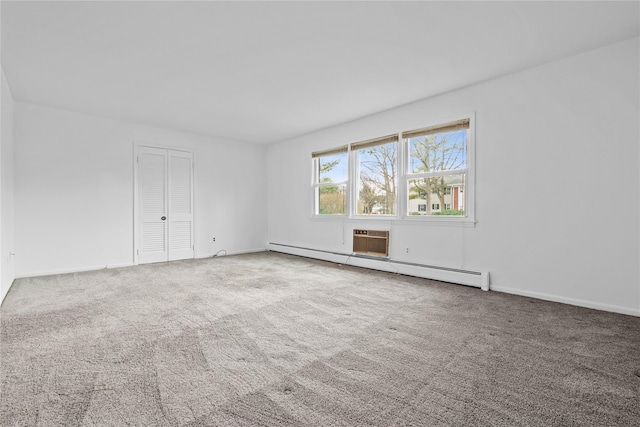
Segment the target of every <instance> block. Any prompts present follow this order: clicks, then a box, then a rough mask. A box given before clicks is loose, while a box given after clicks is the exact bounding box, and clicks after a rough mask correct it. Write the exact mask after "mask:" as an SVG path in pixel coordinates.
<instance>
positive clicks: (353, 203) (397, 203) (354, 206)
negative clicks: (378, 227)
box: [349, 132, 402, 221]
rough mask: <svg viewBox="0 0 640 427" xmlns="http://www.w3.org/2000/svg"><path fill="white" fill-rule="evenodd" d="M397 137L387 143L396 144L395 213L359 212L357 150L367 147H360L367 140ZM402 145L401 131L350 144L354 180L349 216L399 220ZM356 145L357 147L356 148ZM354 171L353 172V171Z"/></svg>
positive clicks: (351, 177)
mask: <svg viewBox="0 0 640 427" xmlns="http://www.w3.org/2000/svg"><path fill="white" fill-rule="evenodd" d="M393 136H395V137H397V139H396V140H395V141H389V142H388V143H387V144H390V143H392V142H393V143H394V144H396V184H395V187H396V201H395V213H394V214H393V215H372V214H359V213H358V191H359V188H358V187H359V185H358V184H359V183H360V168H359V162H358V158H357V157H358V154H357V151H359V150H364V149H366V148H358V146H362V145H364V144H365V143H366V142H368V141H373V140H378V139H385V138H390V137H393ZM380 145H386V144H380ZM401 145H402V140H401V139H400V133H399V132H395V133H393V134H390V135H386V136H383V137H379V138H374V139H372V140H366V141H363V142H354V143H351V144H349V156H350V159H349V160H350V163H349V167H350V169H349V179H350V180H351V181H352V182H351V183H350V186H351V203H350V205H351V210H350V211H349V218H352V219H357V220H360V219H364V220H378V221H389V220H397V219H399V218H400V209H401V205H400V193H401V191H400V181H401V177H402V174H401V167H402V166H401V164H402V162H401V161H400V156H401V154H400V152H401V148H400V146H401ZM354 147H355V148H354ZM351 171H353V173H352V172H351Z"/></svg>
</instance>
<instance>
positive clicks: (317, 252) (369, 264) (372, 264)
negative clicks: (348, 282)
mask: <svg viewBox="0 0 640 427" xmlns="http://www.w3.org/2000/svg"><path fill="white" fill-rule="evenodd" d="M267 250H270V251H273V252H282V253H286V254H290V255H299V256H304V257H308V258H315V259H321V260H323V261H330V262H334V263H336V264H348V265H353V266H356V267H364V268H370V269H373V270H381V271H387V272H390V273H399V274H406V275H407V276H415V277H422V278H425V279H432V280H440V281H442V282H450V283H457V284H461V285H467V286H474V287H477V288H480V289H482V290H483V291H488V290H489V272H487V271H484V272H481V271H470V270H462V269H456V268H449V267H439V266H434V265H426V264H418V263H412V262H406V261H397V260H393V259H389V258H381V257H372V256H366V255H361V254H345V253H342V252H333V251H325V250H322V249H311V248H305V247H302V246H293V245H285V244H282V243H268V244H267Z"/></svg>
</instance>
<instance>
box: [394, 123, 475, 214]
mask: <svg viewBox="0 0 640 427" xmlns="http://www.w3.org/2000/svg"><path fill="white" fill-rule="evenodd" d="M465 119H468V120H469V128H468V129H467V141H466V163H467V165H466V166H467V167H466V168H465V169H456V170H444V171H435V172H428V173H419V174H412V173H409V166H410V163H409V156H410V154H411V153H410V150H409V138H402V141H401V143H402V148H403V150H402V151H403V153H402V160H403V165H402V175H401V177H402V180H403V184H402V186H401V188H402V189H403V190H404V196H403V199H402V200H403V203H402V208H403V211H402V219H403V220H406V221H419V222H432V223H460V224H467V225H471V226H473V225H474V224H475V223H476V219H475V163H476V159H475V113H469V114H463V115H459V116H455V117H450V118H445V119H442V120H434V121H431V122H429V123H427V124H426V126H425V125H423V126H422V127H423V128H426V127H432V126H433V127H435V126H439V125H445V124H447V123H452V122H457V121H460V120H465ZM407 132H411V131H407ZM462 171H463V172H462ZM461 174H463V175H464V183H465V185H464V191H463V192H462V193H461V194H463V197H464V198H465V215H410V214H409V180H411V179H419V178H426V177H435V176H446V175H461Z"/></svg>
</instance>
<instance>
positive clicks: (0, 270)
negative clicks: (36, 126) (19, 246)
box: [0, 70, 14, 303]
mask: <svg viewBox="0 0 640 427" xmlns="http://www.w3.org/2000/svg"><path fill="white" fill-rule="evenodd" d="M1 74H2V88H1V90H0V94H1V97H2V100H1V102H2V105H1V107H2V108H1V111H2V118H1V120H2V135H1V137H0V138H1V143H0V146H1V147H0V148H1V149H0V159H1V161H0V164H1V169H0V170H1V178H0V179H1V180H2V182H1V188H0V303H1V302H2V301H3V300H4V297H5V296H6V295H7V292H9V288H10V287H11V284H12V283H13V279H14V268H13V257H12V256H11V253H12V252H13V251H14V247H13V221H14V219H13V218H14V212H13V206H14V200H13V150H14V139H13V114H14V113H13V109H14V102H13V95H12V94H11V89H10V88H9V84H8V83H7V80H6V78H5V76H4V70H3V71H2V73H1Z"/></svg>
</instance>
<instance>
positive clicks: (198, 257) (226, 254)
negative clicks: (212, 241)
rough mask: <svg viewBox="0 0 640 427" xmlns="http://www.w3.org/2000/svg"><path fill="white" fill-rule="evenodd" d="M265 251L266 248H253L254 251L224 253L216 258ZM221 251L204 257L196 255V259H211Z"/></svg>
mask: <svg viewBox="0 0 640 427" xmlns="http://www.w3.org/2000/svg"><path fill="white" fill-rule="evenodd" d="M266 250H267V249H266V248H255V249H244V250H240V251H225V252H226V253H222V254H220V255H218V256H219V257H223V256H230V255H242V254H253V253H256V252H265V251H266ZM222 251H224V249H220V251H217V252H212V253H209V254H205V255H200V254H198V256H197V257H196V259H204V258H212V257H213V256H214V255H215V254H217V253H218V252H222Z"/></svg>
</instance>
